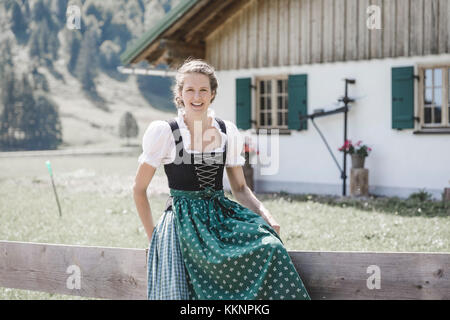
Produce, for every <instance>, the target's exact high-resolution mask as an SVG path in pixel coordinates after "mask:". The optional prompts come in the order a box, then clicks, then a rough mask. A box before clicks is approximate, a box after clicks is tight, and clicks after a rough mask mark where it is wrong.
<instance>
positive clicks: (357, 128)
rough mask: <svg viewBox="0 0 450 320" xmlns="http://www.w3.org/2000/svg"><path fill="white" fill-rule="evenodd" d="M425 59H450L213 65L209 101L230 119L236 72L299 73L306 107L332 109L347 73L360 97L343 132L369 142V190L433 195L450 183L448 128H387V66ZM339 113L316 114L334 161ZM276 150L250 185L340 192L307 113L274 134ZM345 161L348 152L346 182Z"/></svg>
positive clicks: (351, 92) (439, 58) (446, 59)
mask: <svg viewBox="0 0 450 320" xmlns="http://www.w3.org/2000/svg"><path fill="white" fill-rule="evenodd" d="M430 62H431V63H438V62H448V63H450V55H449V54H447V55H439V56H426V57H409V58H395V59H384V60H379V59H378V60H367V61H356V62H344V63H324V64H313V65H305V66H289V67H277V68H264V69H246V70H231V71H220V72H218V77H219V88H218V95H217V98H216V100H215V102H214V103H213V105H212V107H213V108H214V109H215V110H216V114H217V116H218V117H221V118H223V119H226V120H231V121H233V122H235V112H236V110H235V108H236V107H235V105H236V102H235V101H236V93H235V79H236V78H240V77H252V76H257V75H270V74H304V73H306V74H308V113H312V111H313V110H314V109H316V108H319V107H323V106H328V107H326V108H325V109H326V110H328V109H334V108H336V106H332V105H331V104H332V103H333V102H336V100H337V98H339V97H341V96H343V95H344V88H345V83H344V81H343V80H342V79H344V78H346V77H348V78H354V79H356V84H355V85H350V86H349V96H350V97H356V98H357V97H363V98H362V99H360V100H358V101H357V102H356V103H353V104H352V108H351V110H350V111H349V113H348V131H347V137H348V138H349V139H351V140H352V141H355V142H356V141H357V140H362V141H363V142H364V143H366V144H368V145H369V146H370V147H372V149H373V151H372V153H371V154H370V155H369V157H368V158H366V165H365V167H366V168H368V169H369V192H370V193H372V194H378V195H389V196H394V195H396V196H400V197H407V196H408V195H409V194H410V193H412V192H415V191H418V190H419V189H422V188H425V189H426V191H428V192H430V193H432V194H433V195H434V197H435V198H437V199H440V198H441V196H442V195H441V193H442V192H443V189H444V187H450V134H439V135H432V134H430V135H417V134H413V133H412V132H413V130H412V129H408V130H402V131H398V130H395V129H391V122H392V120H391V68H392V67H394V66H395V67H397V66H411V65H414V66H416V65H417V64H418V63H430ZM416 86H417V83H416ZM417 91H418V90H417V88H416V90H415V94H416V95H417ZM253 102H254V99H253ZM416 103H417V97H416ZM343 119H344V114H343V113H340V114H335V115H331V116H326V117H322V118H316V119H315V123H316V124H317V126H318V127H319V129H320V130H321V131H322V133H323V134H324V136H325V138H326V139H327V141H328V144H329V145H330V148H331V149H332V150H333V152H334V154H335V157H336V159H337V160H338V162H339V163H340V165H341V167H343V160H342V153H341V152H339V151H338V150H337V149H338V148H339V147H340V146H341V145H342V143H343V139H344V138H343V131H344V129H343V126H344V120H343ZM279 150H280V151H279V152H280V153H279V158H280V167H279V170H278V172H277V174H274V175H261V171H260V166H259V165H257V166H256V170H255V179H256V189H257V191H260V192H276V191H287V192H293V193H329V194H330V193H331V194H337V195H340V194H342V180H341V179H340V173H339V171H338V168H337V166H336V164H335V163H334V161H333V159H332V157H331V155H330V154H329V152H328V150H327V148H326V146H325V144H324V143H323V141H322V139H321V138H320V136H319V133H318V132H317V131H316V129H315V128H314V126H313V124H312V122H311V120H309V122H308V130H306V131H301V132H299V131H292V133H291V135H282V136H280V148H279ZM350 166H351V160H350V157H348V158H347V176H348V178H347V190H348V189H349V185H350ZM225 185H226V186H227V185H228V184H227V182H226V181H225ZM347 194H349V192H348V191H347Z"/></svg>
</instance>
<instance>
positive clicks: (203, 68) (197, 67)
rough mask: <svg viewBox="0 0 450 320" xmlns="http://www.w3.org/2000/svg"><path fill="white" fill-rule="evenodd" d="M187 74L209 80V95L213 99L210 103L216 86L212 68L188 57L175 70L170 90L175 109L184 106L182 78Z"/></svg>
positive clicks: (200, 60)
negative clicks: (193, 74) (204, 77)
mask: <svg viewBox="0 0 450 320" xmlns="http://www.w3.org/2000/svg"><path fill="white" fill-rule="evenodd" d="M188 73H201V74H204V75H205V76H207V77H208V78H209V85H210V87H211V94H213V98H212V99H211V103H212V102H213V101H214V99H215V98H216V94H217V86H218V83H217V78H216V73H215V70H214V67H213V66H211V65H210V64H208V63H207V62H206V61H204V60H202V59H194V58H191V57H190V58H188V59H186V60H185V61H184V62H183V64H182V65H181V66H180V67H179V68H178V69H177V74H176V76H175V85H174V86H173V88H172V93H173V97H174V98H173V101H174V102H175V105H176V107H177V108H181V107H183V106H184V104H183V99H182V98H181V91H182V90H183V85H184V77H185V75H186V74H188Z"/></svg>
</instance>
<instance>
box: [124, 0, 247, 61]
mask: <svg viewBox="0 0 450 320" xmlns="http://www.w3.org/2000/svg"><path fill="white" fill-rule="evenodd" d="M248 2H249V0H182V1H181V2H180V3H179V4H178V5H177V6H175V7H174V8H173V9H172V10H170V11H169V12H168V13H167V14H166V15H165V16H164V17H163V18H162V19H161V20H160V21H158V22H157V23H156V25H155V26H154V27H152V28H151V29H150V30H148V31H147V32H145V33H144V35H143V36H142V37H141V38H139V39H138V40H137V41H136V43H135V44H134V45H132V46H131V47H130V48H128V49H127V50H126V51H125V52H124V53H123V54H122V55H121V56H120V59H121V61H122V63H123V64H124V65H128V64H135V63H139V62H141V61H143V60H147V61H148V62H149V63H150V64H154V65H156V64H159V63H166V64H168V65H172V64H175V63H179V62H180V61H182V60H184V59H185V58H187V57H188V56H194V57H196V58H204V57H205V51H206V49H205V38H206V37H207V35H208V34H210V33H211V32H213V31H214V30H215V29H216V28H217V27H219V26H220V25H221V24H222V23H223V22H224V21H225V20H226V19H227V18H228V17H229V16H230V15H232V14H233V13H235V12H236V11H238V10H239V9H240V8H242V6H243V5H245V4H246V3H248Z"/></svg>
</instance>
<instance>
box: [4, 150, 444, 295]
mask: <svg viewBox="0 0 450 320" xmlns="http://www.w3.org/2000/svg"><path fill="white" fill-rule="evenodd" d="M137 156H138V155H136V156H77V157H62V156H60V157H53V158H52V157H50V158H43V157H42V158H41V157H27V158H8V159H6V158H1V159H0V239H1V240H11V241H28V242H45V243H58V244H73V245H90V246H110V247H128V248H146V247H147V246H148V243H147V237H146V235H145V231H144V228H143V227H142V225H141V222H140V220H139V216H138V214H137V211H136V208H135V205H134V202H133V196H132V185H133V180H134V175H135V173H136V169H137ZM46 160H50V161H51V163H52V167H53V171H54V175H55V176H54V180H55V183H56V185H57V191H58V196H59V200H60V203H61V208H62V217H61V218H60V217H59V213H58V208H57V205H56V201H55V197H54V194H53V190H52V186H51V181H50V177H49V174H48V172H47V169H46V166H45V161H46ZM167 192H168V188H167V181H166V178H165V175H164V171H163V168H162V167H161V168H159V169H158V170H157V174H156V176H155V178H154V181H152V183H151V185H150V188H149V192H148V195H149V201H150V205H151V208H152V211H153V215H154V220H155V221H157V220H158V218H159V217H160V215H161V213H162V211H163V209H164V205H165V201H166V199H167ZM228 195H229V196H230V197H232V196H231V195H230V194H228ZM257 197H258V198H259V199H261V200H262V201H263V203H264V205H265V206H266V207H267V208H268V209H269V210H270V211H271V213H272V215H273V216H274V217H275V218H276V220H277V221H278V222H279V223H280V225H281V238H282V239H283V241H284V243H285V245H286V247H287V249H288V250H314V251H316V250H317V251H319V250H320V251H391V252H450V211H449V208H450V207H449V206H448V205H443V204H442V203H440V202H424V203H419V202H407V201H402V200H399V199H377V198H375V199H367V200H363V201H361V200H359V201H356V200H351V199H340V198H336V197H317V196H314V195H310V196H308V195H304V196H290V195H287V194H281V195H280V194H278V195H274V194H265V195H257ZM0 299H82V298H80V297H71V296H64V295H51V294H47V293H39V292H33V291H26V290H15V289H5V288H0Z"/></svg>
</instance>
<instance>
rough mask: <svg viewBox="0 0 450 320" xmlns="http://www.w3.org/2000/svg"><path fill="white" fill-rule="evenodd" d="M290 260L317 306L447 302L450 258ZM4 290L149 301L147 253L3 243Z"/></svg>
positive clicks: (359, 255) (295, 255)
mask: <svg viewBox="0 0 450 320" xmlns="http://www.w3.org/2000/svg"><path fill="white" fill-rule="evenodd" d="M289 254H290V256H291V258H292V261H293V262H294V265H295V267H296V268H297V270H298V272H299V274H300V276H301V278H302V279H303V281H304V283H305V286H306V288H307V290H308V291H309V293H310V295H311V298H312V299H377V300H378V299H450V253H390V252H312V251H289ZM0 287H7V288H17V289H26V290H36V291H43V292H49V293H58V294H67V295H75V296H84V297H95V298H105V299H146V289H147V249H127V248H110V247H90V246H72V245H57V244H56V245H55V244H45V243H29V242H13V241H0Z"/></svg>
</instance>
